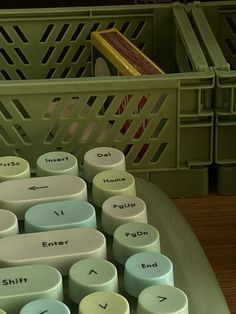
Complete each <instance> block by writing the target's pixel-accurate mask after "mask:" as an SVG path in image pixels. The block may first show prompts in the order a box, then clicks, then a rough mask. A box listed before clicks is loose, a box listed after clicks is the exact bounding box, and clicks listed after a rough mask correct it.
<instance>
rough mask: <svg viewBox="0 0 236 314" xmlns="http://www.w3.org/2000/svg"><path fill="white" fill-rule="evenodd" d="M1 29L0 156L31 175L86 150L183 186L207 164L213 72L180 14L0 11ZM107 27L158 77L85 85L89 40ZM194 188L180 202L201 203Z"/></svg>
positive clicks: (168, 7) (162, 8) (141, 9)
mask: <svg viewBox="0 0 236 314" xmlns="http://www.w3.org/2000/svg"><path fill="white" fill-rule="evenodd" d="M0 20H1V30H2V33H1V34H2V36H1V38H0V44H1V46H2V47H4V48H2V49H1V54H0V63H1V65H2V67H1V68H0V79H1V82H0V95H1V97H0V111H1V115H0V155H12V154H13V155H15V154H16V155H20V156H21V157H23V158H25V159H27V160H28V161H29V162H30V165H31V168H34V167H35V165H36V160H37V158H38V157H39V156H40V155H41V154H43V153H46V152H48V151H54V150H64V151H67V152H70V153H73V155H75V156H76V157H77V158H78V161H79V163H80V164H81V160H82V158H83V155H84V152H85V151H87V150H88V149H89V148H91V147H97V146H112V147H116V148H118V149H120V150H121V151H122V152H123V153H125V155H126V163H127V169H128V170H129V171H131V172H133V173H135V174H137V175H140V176H144V177H146V178H149V177H151V175H150V174H152V172H153V171H159V172H161V171H167V172H169V173H172V171H176V172H182V171H185V172H186V173H187V174H188V176H187V177H191V175H192V170H193V169H195V167H205V168H207V166H208V165H209V164H211V162H212V151H213V148H212V144H213V137H212V136H213V112H212V109H211V103H210V101H211V93H212V89H213V86H214V73H213V72H212V71H211V69H209V67H208V65H207V62H206V59H205V57H204V55H203V52H202V50H201V47H200V45H199V42H198V40H197V38H196V36H195V34H194V32H193V29H192V27H191V25H190V22H189V19H188V16H187V14H186V11H185V8H184V6H182V5H181V4H177V3H176V4H172V3H170V4H163V5H148V6H145V5H136V6H135V5H134V6H128V5H127V6H124V7H119V6H114V7H112V6H106V7H102V6H100V7H86V8H76V7H74V8H63V9H62V8H57V9H28V10H27V9H25V10H23V9H22V10H0ZM114 24H115V27H116V28H117V29H118V30H119V31H120V32H122V34H124V35H125V36H126V37H127V38H128V39H129V40H131V41H132V43H133V44H134V45H136V46H137V47H138V48H139V49H141V50H142V51H143V53H145V54H146V55H147V56H148V57H149V58H151V59H152V60H153V61H154V62H155V61H156V60H157V61H158V65H160V67H161V68H163V70H164V72H165V73H166V74H165V75H161V76H157V75H153V76H142V77H135V78H133V77H108V76H104V77H99V78H98V77H96V78H94V77H91V73H92V69H91V67H92V56H91V45H90V33H91V31H94V30H97V29H99V30H102V29H107V28H108V27H111V26H112V25H113V26H114ZM163 28H165V30H166V31H165V32H163ZM143 99H145V105H144V106H143V107H142V110H141V112H139V113H137V112H135V108H137V104H139V103H140V101H141V100H143ZM123 103H125V104H126V107H125V110H124V111H122V112H119V108H120V106H121V104H123ZM127 121H129V128H128V129H127V130H126V132H125V133H124V132H122V130H123V126H124V124H125V123H126V122H127ZM147 122H148V123H147ZM143 125H146V127H145V128H144V129H143V132H142V133H139V134H137V130H139V129H140V126H143ZM193 143H194V145H193ZM199 147H201V149H199ZM143 148H144V149H143ZM199 176H200V178H203V180H205V176H204V175H203V174H202V173H199ZM187 179H188V178H187ZM172 182H175V189H176V190H178V189H179V180H178V179H177V178H175V176H173V180H172ZM204 182H205V181H204ZM159 184H161V182H160V183H159ZM203 186H204V189H203V187H202V186H201V185H194V186H192V189H191V190H188V191H187V194H188V195H191V194H192V193H195V194H196V193H198V194H199V195H202V193H204V194H207V191H208V190H207V188H205V185H204V184H203ZM175 189H174V192H175ZM178 192H179V191H178ZM180 192H181V193H180V194H182V195H184V194H185V190H184V186H183V190H182V191H180Z"/></svg>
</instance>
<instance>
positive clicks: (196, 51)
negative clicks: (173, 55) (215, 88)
mask: <svg viewBox="0 0 236 314" xmlns="http://www.w3.org/2000/svg"><path fill="white" fill-rule="evenodd" d="M173 13H174V18H175V23H176V28H177V29H178V30H179V34H180V36H181V37H182V39H183V42H184V45H185V47H186V50H187V51H188V56H189V58H190V59H191V61H192V63H193V65H194V68H195V69H196V70H197V71H200V72H202V71H203V72H206V71H209V67H208V64H207V61H206V58H205V56H204V54H203V52H202V49H201V46H200V44H199V42H198V39H197V37H196V35H195V33H194V31H193V29H192V25H191V23H190V21H189V19H188V16H187V13H186V11H185V9H184V8H183V7H182V6H181V5H179V4H178V3H175V4H174V6H173Z"/></svg>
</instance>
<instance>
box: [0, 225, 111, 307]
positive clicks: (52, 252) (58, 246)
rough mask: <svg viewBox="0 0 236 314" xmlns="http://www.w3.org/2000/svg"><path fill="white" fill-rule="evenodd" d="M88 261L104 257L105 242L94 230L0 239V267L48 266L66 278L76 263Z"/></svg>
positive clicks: (77, 229) (53, 232) (54, 232)
mask: <svg viewBox="0 0 236 314" xmlns="http://www.w3.org/2000/svg"><path fill="white" fill-rule="evenodd" d="M9 248H10V249H9ZM87 257H94V258H104V259H105V258H106V257H107V250H106V238H105V236H104V235H103V234H102V233H101V232H100V231H98V230H96V229H91V228H73V229H64V230H54V231H46V232H36V233H26V234H19V235H16V236H8V237H5V238H2V239H0V267H12V266H20V265H29V264H47V265H50V266H53V267H55V268H57V269H58V270H59V271H60V272H61V273H62V274H63V275H67V274H68V272H69V269H70V267H71V266H72V265H73V264H74V263H75V262H77V261H78V260H80V259H83V258H87ZM0 306H1V304H0Z"/></svg>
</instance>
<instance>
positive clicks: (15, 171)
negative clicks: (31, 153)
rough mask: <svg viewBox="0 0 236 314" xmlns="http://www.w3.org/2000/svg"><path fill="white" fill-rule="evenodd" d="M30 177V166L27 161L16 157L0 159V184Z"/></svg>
mask: <svg viewBox="0 0 236 314" xmlns="http://www.w3.org/2000/svg"><path fill="white" fill-rule="evenodd" d="M29 177H30V166H29V163H28V161H27V160H25V159H23V158H20V157H17V156H3V157H0V182H3V181H6V180H13V179H25V178H29Z"/></svg>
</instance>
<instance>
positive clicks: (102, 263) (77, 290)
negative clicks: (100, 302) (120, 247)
mask: <svg viewBox="0 0 236 314" xmlns="http://www.w3.org/2000/svg"><path fill="white" fill-rule="evenodd" d="M96 291H113V292H118V277H117V270H116V268H115V266H114V265H113V264H112V263H110V262H109V261H107V260H105V259H97V258H86V259H84V260H81V261H79V262H77V263H75V264H74V265H72V267H71V269H70V271H69V296H70V298H71V299H72V300H73V301H74V302H76V303H78V304H79V303H80V301H81V300H82V299H83V298H84V297H85V296H86V295H88V294H90V293H93V292H96Z"/></svg>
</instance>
